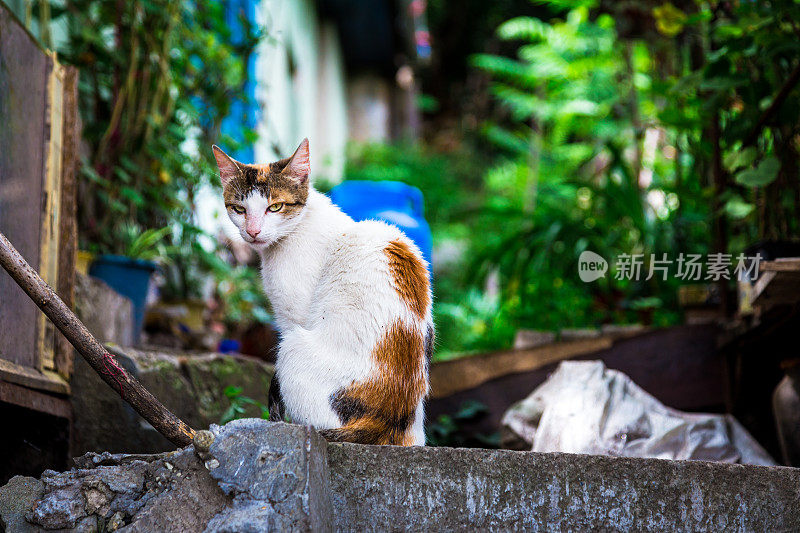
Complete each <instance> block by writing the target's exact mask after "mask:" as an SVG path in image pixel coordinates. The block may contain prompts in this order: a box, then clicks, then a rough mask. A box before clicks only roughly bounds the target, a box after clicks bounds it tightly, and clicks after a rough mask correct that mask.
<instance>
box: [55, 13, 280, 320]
mask: <svg viewBox="0 0 800 533" xmlns="http://www.w3.org/2000/svg"><path fill="white" fill-rule="evenodd" d="M225 5H226V3H225V2H216V1H213V0H191V1H188V2H179V1H177V0H134V1H131V2H102V1H99V0H67V1H66V2H62V1H54V2H52V14H51V16H52V19H53V20H54V21H55V22H57V23H59V24H60V25H61V26H62V27H63V28H65V30H66V39H64V40H63V41H62V42H60V43H57V52H58V54H59V59H60V60H61V61H63V62H66V63H71V64H73V65H76V66H77V67H78V68H79V69H80V75H81V78H80V84H79V104H80V111H81V117H82V120H83V128H84V129H83V137H84V139H85V141H86V143H87V144H88V148H89V153H88V157H87V158H86V159H85V160H84V162H83V167H82V178H83V179H82V180H81V182H80V184H79V186H80V193H79V194H80V198H81V201H80V203H79V204H78V209H79V213H78V215H79V240H80V244H81V247H82V248H84V249H90V250H92V251H94V252H100V253H123V254H126V255H130V256H133V257H139V258H148V259H155V258H156V257H158V258H159V263H161V273H162V275H163V281H164V283H163V285H162V287H161V292H162V296H163V297H164V299H165V300H168V301H170V300H171V301H176V300H188V299H197V298H201V297H203V296H205V295H207V293H208V292H209V291H211V290H213V291H214V292H215V293H216V294H215V295H216V296H217V297H218V299H219V308H218V310H217V311H218V315H220V318H222V319H223V320H224V321H225V322H227V323H229V324H230V323H233V322H239V321H244V322H250V321H251V320H256V321H265V320H268V319H269V312H268V310H267V304H266V301H265V299H264V296H263V295H262V294H261V291H260V290H259V289H258V282H257V274H256V273H255V272H254V271H253V270H252V269H249V268H247V267H242V266H232V264H231V263H232V261H225V260H223V259H222V258H221V256H223V255H225V254H226V253H227V251H226V250H224V249H217V245H216V243H215V242H214V240H213V239H212V238H211V237H209V236H206V235H204V234H203V232H202V231H201V230H200V229H199V228H198V227H197V226H196V225H195V195H196V193H197V191H198V190H199V188H200V187H202V186H204V185H208V184H209V179H210V180H211V182H210V184H211V185H212V186H214V187H216V186H218V185H219V184H218V183H217V181H216V179H215V176H216V174H217V169H216V164H215V162H214V159H213V156H212V153H211V150H210V149H209V148H210V145H211V144H212V143H220V142H224V143H225V144H226V145H228V146H231V147H234V148H235V147H236V142H234V139H230V138H221V137H222V136H221V135H220V125H221V121H222V119H223V118H224V117H226V116H227V115H228V114H229V113H230V111H231V109H232V106H234V105H236V104H237V103H240V102H244V101H245V99H246V96H244V95H245V94H246V91H245V90H244V85H245V83H246V81H247V78H246V76H247V71H246V65H247V62H248V59H249V57H250V55H251V54H252V53H253V51H254V49H255V47H256V45H257V44H258V42H259V40H260V39H261V37H262V35H261V30H260V29H259V28H256V27H254V26H253V25H252V24H250V23H249V22H248V21H247V20H246V19H245V18H244V17H240V21H239V22H240V29H239V30H237V31H236V33H235V34H234V33H233V32H232V31H231V28H229V27H228V24H227V22H226V17H225ZM242 128H243V129H242V131H241V134H242V135H241V136H242V138H244V139H245V142H248V143H249V142H252V141H253V140H254V138H255V133H254V132H253V131H250V130H248V129H246V128H245V127H244V125H243V126H242ZM162 227H163V229H155V228H162ZM168 228H169V229H168ZM167 236H169V238H166V237H167ZM212 286H213V289H212ZM204 293H205V294H204Z"/></svg>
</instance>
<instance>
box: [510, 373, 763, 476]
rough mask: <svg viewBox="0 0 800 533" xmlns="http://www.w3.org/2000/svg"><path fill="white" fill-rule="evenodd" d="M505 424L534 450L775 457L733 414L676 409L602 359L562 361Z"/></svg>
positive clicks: (744, 459) (750, 459)
mask: <svg viewBox="0 0 800 533" xmlns="http://www.w3.org/2000/svg"><path fill="white" fill-rule="evenodd" d="M502 426H503V427H502V433H503V440H504V441H506V442H508V441H514V440H516V441H518V442H519V440H521V441H523V442H524V443H526V444H527V445H528V446H530V449H531V451H535V452H567V453H585V454H595V455H615V456H624V457H651V458H658V459H693V460H702V461H720V462H726V463H742V464H755V465H774V464H775V461H774V460H773V459H772V458H771V457H770V456H769V454H768V453H767V452H766V451H765V450H764V449H763V448H762V447H761V446H760V445H759V444H758V442H756V440H755V439H753V437H752V436H751V435H750V434H749V433H748V432H747V430H746V429H744V427H743V426H742V425H741V424H740V423H739V422H738V421H737V420H736V419H735V418H733V417H732V416H730V415H714V414H694V413H684V412H682V411H678V410H675V409H670V408H669V407H666V406H664V405H663V404H662V403H661V402H659V401H658V400H656V399H655V398H654V397H653V396H651V395H650V394H648V393H647V392H645V391H644V390H643V389H642V388H641V387H639V386H638V385H636V384H635V383H634V382H633V381H632V380H631V379H630V378H629V377H628V376H626V375H625V374H623V373H622V372H619V371H616V370H609V369H607V368H606V367H605V365H604V364H603V363H602V361H564V362H562V363H561V364H560V365H559V367H558V369H557V370H556V371H555V372H554V373H553V374H552V375H550V377H549V378H548V379H547V381H545V382H544V383H542V385H540V386H539V387H538V388H537V389H536V390H534V391H533V392H532V393H531V394H530V395H529V396H528V397H527V398H525V399H524V400H522V401H521V402H518V403H516V404H514V405H512V406H511V407H510V408H509V410H508V411H506V413H505V415H503V420H502Z"/></svg>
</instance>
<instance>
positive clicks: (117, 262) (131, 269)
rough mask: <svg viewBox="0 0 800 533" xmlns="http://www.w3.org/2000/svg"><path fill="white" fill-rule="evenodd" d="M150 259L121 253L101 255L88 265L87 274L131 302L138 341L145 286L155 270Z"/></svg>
mask: <svg viewBox="0 0 800 533" xmlns="http://www.w3.org/2000/svg"><path fill="white" fill-rule="evenodd" d="M155 270H156V264H155V263H153V262H152V261H143V260H141V259H131V258H130V257H125V256H122V255H101V256H99V257H97V258H96V259H95V260H94V261H93V262H92V266H90V267H89V275H90V276H94V277H96V278H99V279H101V280H103V281H105V282H106V283H107V284H108V286H109V287H111V288H112V289H114V290H115V291H117V292H118V293H120V294H121V295H123V296H125V297H127V298H130V300H131V302H133V320H134V323H133V339H134V342H138V341H139V335H140V333H141V331H142V324H143V323H144V311H145V303H146V300H147V287H148V285H149V283H150V276H151V275H152V274H153V272H155Z"/></svg>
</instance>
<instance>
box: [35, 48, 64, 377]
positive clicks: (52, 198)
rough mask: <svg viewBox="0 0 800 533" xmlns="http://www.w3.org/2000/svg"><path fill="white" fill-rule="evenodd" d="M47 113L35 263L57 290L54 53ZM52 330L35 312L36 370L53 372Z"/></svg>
mask: <svg viewBox="0 0 800 533" xmlns="http://www.w3.org/2000/svg"><path fill="white" fill-rule="evenodd" d="M47 64H48V71H49V74H48V78H47V95H48V96H47V112H46V113H45V120H46V126H45V130H46V132H47V139H46V143H45V146H43V147H42V149H43V150H44V153H45V154H46V157H45V160H44V169H43V175H44V213H43V214H42V233H41V245H40V248H39V250H40V254H41V258H40V260H39V275H40V276H41V277H42V279H43V280H44V281H45V282H46V283H47V284H48V285H50V286H51V287H56V288H57V287H58V244H59V238H58V231H59V229H60V221H59V219H60V212H61V159H62V157H61V150H62V135H63V108H62V101H63V98H64V83H63V80H64V70H63V68H62V67H61V65H59V64H58V61H56V58H55V54H53V55H52V56H50V57H49V58H48V62H47ZM55 333H56V332H55V328H54V327H53V324H52V323H51V322H50V321H49V320H47V317H45V316H44V313H39V336H38V339H37V346H38V350H37V352H38V355H39V360H38V362H37V363H38V364H37V368H39V370H45V369H47V370H55Z"/></svg>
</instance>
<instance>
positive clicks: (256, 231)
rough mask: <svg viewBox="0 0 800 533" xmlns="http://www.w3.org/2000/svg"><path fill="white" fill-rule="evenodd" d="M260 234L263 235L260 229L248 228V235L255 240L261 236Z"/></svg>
mask: <svg viewBox="0 0 800 533" xmlns="http://www.w3.org/2000/svg"><path fill="white" fill-rule="evenodd" d="M259 233H261V230H260V229H256V228H253V229H251V228H247V234H248V235H250V236H251V237H252V238H254V239H255V238H256V237H258V234H259Z"/></svg>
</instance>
